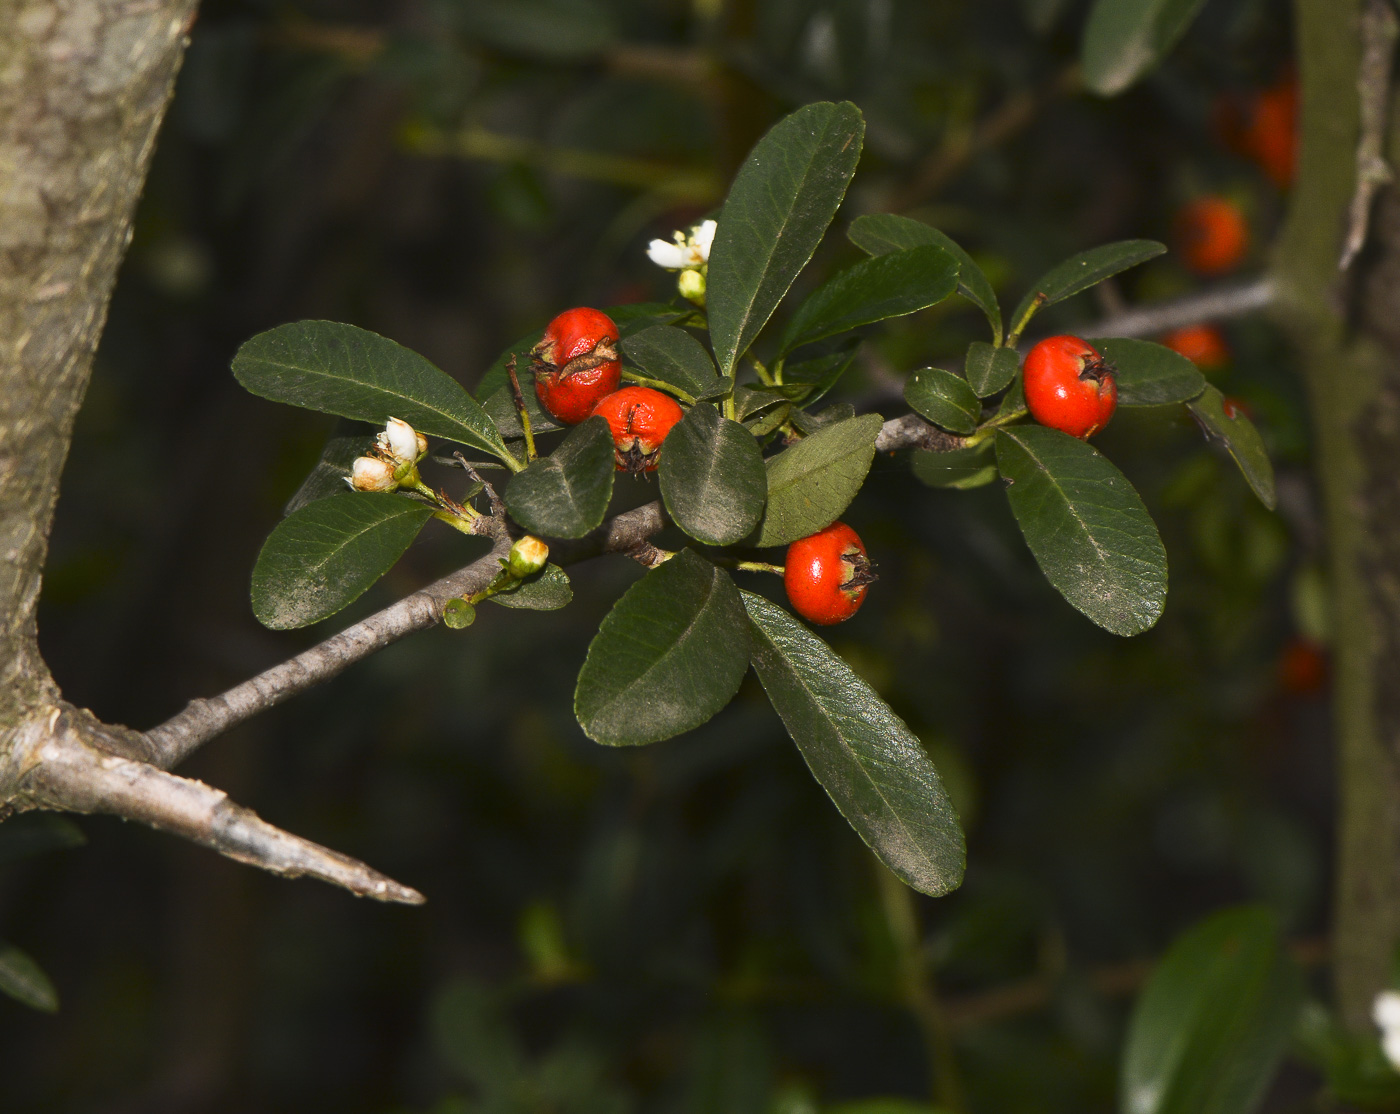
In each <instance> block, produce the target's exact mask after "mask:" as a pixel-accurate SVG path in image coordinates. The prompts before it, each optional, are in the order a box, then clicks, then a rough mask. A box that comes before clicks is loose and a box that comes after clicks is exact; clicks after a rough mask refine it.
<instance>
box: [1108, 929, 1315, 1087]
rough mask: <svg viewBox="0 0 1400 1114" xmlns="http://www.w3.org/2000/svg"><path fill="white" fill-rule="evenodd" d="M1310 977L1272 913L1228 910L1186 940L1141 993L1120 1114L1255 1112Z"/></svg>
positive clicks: (1124, 1073)
mask: <svg viewBox="0 0 1400 1114" xmlns="http://www.w3.org/2000/svg"><path fill="white" fill-rule="evenodd" d="M1302 998H1303V987H1302V979H1301V977H1300V975H1299V972H1298V970H1297V968H1296V967H1295V966H1294V964H1293V962H1292V960H1291V959H1289V957H1288V956H1287V955H1286V954H1285V952H1284V950H1283V948H1282V946H1281V944H1280V942H1279V935H1278V928H1277V925H1276V922H1275V918H1274V915H1273V913H1272V912H1270V911H1269V910H1268V909H1264V908H1258V907H1244V908H1236V909H1226V910H1224V911H1222V912H1219V913H1216V914H1214V915H1213V916H1211V917H1209V918H1207V919H1206V920H1204V921H1202V922H1201V923H1200V924H1197V925H1196V926H1195V927H1194V928H1191V929H1190V930H1188V931H1187V932H1185V933H1183V934H1182V935H1181V936H1179V937H1178V938H1177V939H1176V941H1175V942H1174V943H1173V944H1172V946H1171V948H1170V950H1168V952H1167V954H1166V955H1165V956H1164V957H1163V959H1162V961H1161V962H1160V963H1159V964H1158V965H1157V968H1156V970H1155V971H1153V972H1152V977H1151V978H1150V979H1149V980H1148V982H1147V985H1146V986H1145V987H1144V988H1143V990H1142V993H1141V994H1140V995H1139V996H1138V1000H1137V1004H1136V1005H1135V1006H1134V1008H1133V1017H1132V1022H1131V1023H1130V1025H1129V1029H1128V1041H1127V1046H1126V1047H1125V1049H1124V1052H1123V1066H1122V1093H1121V1095H1120V1097H1119V1107H1118V1108H1119V1110H1120V1111H1122V1114H1250V1111H1252V1110H1254V1109H1255V1108H1256V1107H1257V1106H1258V1105H1259V1102H1260V1100H1262V1099H1263V1097H1264V1092H1265V1089H1266V1088H1267V1087H1268V1085H1269V1081H1270V1080H1271V1079H1272V1078H1273V1076H1274V1072H1275V1071H1276V1070H1277V1068H1278V1065H1279V1061H1280V1060H1281V1059H1282V1058H1283V1054H1284V1052H1285V1051H1286V1049H1287V1047H1288V1040H1289V1034H1290V1032H1291V1030H1292V1028H1293V1021H1294V1018H1295V1017H1297V1015H1298V1009H1299V1007H1300V1006H1301V1004H1302Z"/></svg>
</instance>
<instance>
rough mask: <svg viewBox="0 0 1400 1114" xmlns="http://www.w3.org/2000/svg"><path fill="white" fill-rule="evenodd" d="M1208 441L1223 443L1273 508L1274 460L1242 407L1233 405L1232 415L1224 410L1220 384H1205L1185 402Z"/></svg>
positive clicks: (1249, 481)
mask: <svg viewBox="0 0 1400 1114" xmlns="http://www.w3.org/2000/svg"><path fill="white" fill-rule="evenodd" d="M1186 406H1187V409H1189V410H1190V411H1191V413H1192V415H1193V416H1194V417H1195V419H1196V422H1197V424H1198V425H1200V427H1201V431H1202V432H1203V433H1204V434H1205V435H1206V440H1207V441H1213V442H1214V443H1215V444H1217V445H1221V446H1223V447H1224V449H1225V451H1226V452H1228V453H1229V454H1230V456H1231V457H1233V458H1234V461H1235V463H1236V464H1238V465H1239V468H1240V472H1242V473H1243V474H1244V478H1245V482H1246V483H1248V484H1249V486H1250V488H1251V489H1252V490H1253V492H1254V494H1255V495H1257V496H1259V501H1260V502H1261V503H1263V504H1264V506H1266V507H1268V508H1269V510H1273V509H1274V463H1273V461H1271V460H1270V459H1269V454H1268V453H1267V452H1266V451H1265V450H1264V439H1263V438H1262V437H1260V436H1259V431H1258V430H1257V429H1255V428H1254V423H1253V422H1251V421H1250V420H1249V419H1248V418H1247V417H1246V416H1245V415H1244V413H1243V411H1241V410H1239V409H1238V408H1235V410H1234V415H1233V416H1232V417H1227V416H1226V414H1225V396H1224V395H1222V394H1221V393H1220V390H1219V388H1217V387H1215V386H1213V385H1210V384H1207V385H1206V389H1205V390H1204V391H1202V392H1201V394H1200V396H1199V397H1198V398H1195V399H1193V400H1192V401H1190V402H1188V403H1187V404H1186Z"/></svg>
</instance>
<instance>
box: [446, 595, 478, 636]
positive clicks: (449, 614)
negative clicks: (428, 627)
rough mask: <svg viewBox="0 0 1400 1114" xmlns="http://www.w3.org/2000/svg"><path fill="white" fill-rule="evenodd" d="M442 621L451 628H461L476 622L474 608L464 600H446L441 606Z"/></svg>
mask: <svg viewBox="0 0 1400 1114" xmlns="http://www.w3.org/2000/svg"><path fill="white" fill-rule="evenodd" d="M442 621H443V623H444V624H446V626H447V627H448V628H449V629H451V630H462V629H464V628H466V627H469V626H471V625H472V624H473V623H474V622H476V608H475V607H473V606H472V605H471V604H469V603H468V602H467V601H466V600H448V601H447V603H445V604H444V605H443V608H442Z"/></svg>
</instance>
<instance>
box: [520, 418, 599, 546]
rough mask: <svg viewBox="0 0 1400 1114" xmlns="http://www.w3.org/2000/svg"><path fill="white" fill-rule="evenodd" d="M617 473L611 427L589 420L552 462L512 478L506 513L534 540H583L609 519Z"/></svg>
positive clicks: (547, 459)
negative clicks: (533, 535) (609, 504)
mask: <svg viewBox="0 0 1400 1114" xmlns="http://www.w3.org/2000/svg"><path fill="white" fill-rule="evenodd" d="M615 469H616V461H615V458H614V448H613V439H612V434H611V433H609V432H608V423H607V422H605V421H604V420H603V419H602V418H598V417H593V418H589V419H588V420H587V421H586V422H584V423H582V424H581V425H576V426H574V428H573V429H572V430H570V431H569V435H568V436H567V437H565V438H564V440H563V441H562V442H561V443H560V445H559V447H558V448H557V449H555V450H554V452H552V453H550V454H549V456H542V457H540V458H539V459H538V460H536V461H535V462H534V463H532V464H531V465H530V466H529V467H528V468H526V469H525V471H523V472H518V473H516V474H515V475H514V476H512V477H511V478H510V486H509V487H507V488H506V494H505V501H506V510H507V511H509V512H510V516H511V518H513V519H515V521H516V522H518V523H520V525H522V526H524V527H525V529H527V530H529V531H530V532H531V533H532V534H540V535H542V536H544V537H547V538H581V537H583V535H584V534H586V533H588V531H590V530H592V529H593V528H594V527H595V526H597V525H598V524H599V523H600V522H602V521H603V515H604V514H606V513H607V509H608V500H609V499H611V498H612V488H613V473H614V471H615Z"/></svg>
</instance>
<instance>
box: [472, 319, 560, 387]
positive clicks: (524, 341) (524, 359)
mask: <svg viewBox="0 0 1400 1114" xmlns="http://www.w3.org/2000/svg"><path fill="white" fill-rule="evenodd" d="M543 332H544V329H543V328H542V327H541V328H539V329H536V330H534V331H533V332H530V333H526V334H525V335H524V336H523V337H521V338H520V339H519V340H517V341H516V342H515V343H514V344H512V345H511V346H510V347H509V348H507V349H506V350H505V351H504V352H502V353H501V354H500V355H499V356H497V357H496V360H495V362H494V363H493V364H492V365H491V366H490V367H488V368H487V369H486V372H485V374H483V375H482V377H481V379H480V380H479V381H478V382H477V385H476V390H474V391H473V392H472V393H473V394H474V395H476V397H477V398H479V399H480V400H481V401H482V403H483V404H484V403H485V402H486V400H487V399H488V398H490V397H491V396H492V395H494V394H495V393H496V392H497V391H499V390H500V389H501V388H502V387H509V385H510V379H509V377H508V376H507V375H506V364H508V363H509V362H510V358H511V357H512V356H514V357H515V366H516V369H517V372H518V373H519V374H520V385H521V386H522V387H524V388H525V389H526V390H529V383H528V382H527V380H529V378H530V351H531V350H532V349H533V348H534V347H535V345H537V344H538V343H539V342H540V336H541V334H542V333H543Z"/></svg>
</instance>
